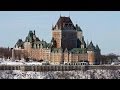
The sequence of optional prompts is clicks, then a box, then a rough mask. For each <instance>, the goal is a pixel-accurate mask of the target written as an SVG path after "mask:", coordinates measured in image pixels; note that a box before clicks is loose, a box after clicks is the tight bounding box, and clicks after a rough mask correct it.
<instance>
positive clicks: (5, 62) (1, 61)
mask: <svg viewBox="0 0 120 90" xmlns="http://www.w3.org/2000/svg"><path fill="white" fill-rule="evenodd" d="M0 65H42V63H40V62H35V61H34V62H25V61H24V60H14V61H13V60H10V59H6V60H5V59H2V58H0Z"/></svg>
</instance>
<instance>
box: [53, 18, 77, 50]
mask: <svg viewBox="0 0 120 90" xmlns="http://www.w3.org/2000/svg"><path fill="white" fill-rule="evenodd" d="M52 37H53V38H54V40H55V41H56V48H63V49H64V50H65V48H67V49H68V50H70V49H72V48H77V31H76V28H75V26H74V24H73V23H72V21H71V19H70V17H61V16H60V18H59V20H58V21H57V23H56V25H55V26H54V28H52Z"/></svg>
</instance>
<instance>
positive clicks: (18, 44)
mask: <svg viewBox="0 0 120 90" xmlns="http://www.w3.org/2000/svg"><path fill="white" fill-rule="evenodd" d="M23 44H24V42H23V41H22V39H19V40H18V41H17V43H16V45H17V46H18V47H23Z"/></svg>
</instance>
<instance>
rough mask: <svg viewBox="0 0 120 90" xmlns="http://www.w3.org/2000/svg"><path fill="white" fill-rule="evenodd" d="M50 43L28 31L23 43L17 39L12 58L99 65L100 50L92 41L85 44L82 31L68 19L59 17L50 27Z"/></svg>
mask: <svg viewBox="0 0 120 90" xmlns="http://www.w3.org/2000/svg"><path fill="white" fill-rule="evenodd" d="M51 31H52V39H51V42H50V43H47V42H46V41H44V40H40V39H39V38H38V37H37V36H36V32H35V30H34V31H29V33H28V36H27V37H26V39H25V41H23V40H22V39H19V40H18V42H17V43H16V44H15V46H14V48H13V50H12V58H13V60H14V59H21V58H24V59H25V58H29V59H33V60H37V61H40V60H43V61H44V60H47V61H49V62H50V63H53V64H60V63H77V62H83V61H87V62H88V63H89V64H99V61H100V56H101V50H100V49H99V47H98V45H96V46H94V45H93V43H92V41H91V42H90V43H87V44H86V42H85V40H84V36H83V31H82V30H81V28H80V27H79V26H78V24H76V25H74V24H73V22H72V21H71V19H70V17H61V16H60V18H59V20H58V21H57V23H56V24H55V25H54V26H52V30H51Z"/></svg>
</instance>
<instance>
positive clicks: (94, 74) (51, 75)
mask: <svg viewBox="0 0 120 90" xmlns="http://www.w3.org/2000/svg"><path fill="white" fill-rule="evenodd" d="M0 79H120V70H95V69H94V70H87V71H85V72H83V71H49V72H33V71H20V70H4V71H2V70H1V71H0Z"/></svg>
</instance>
